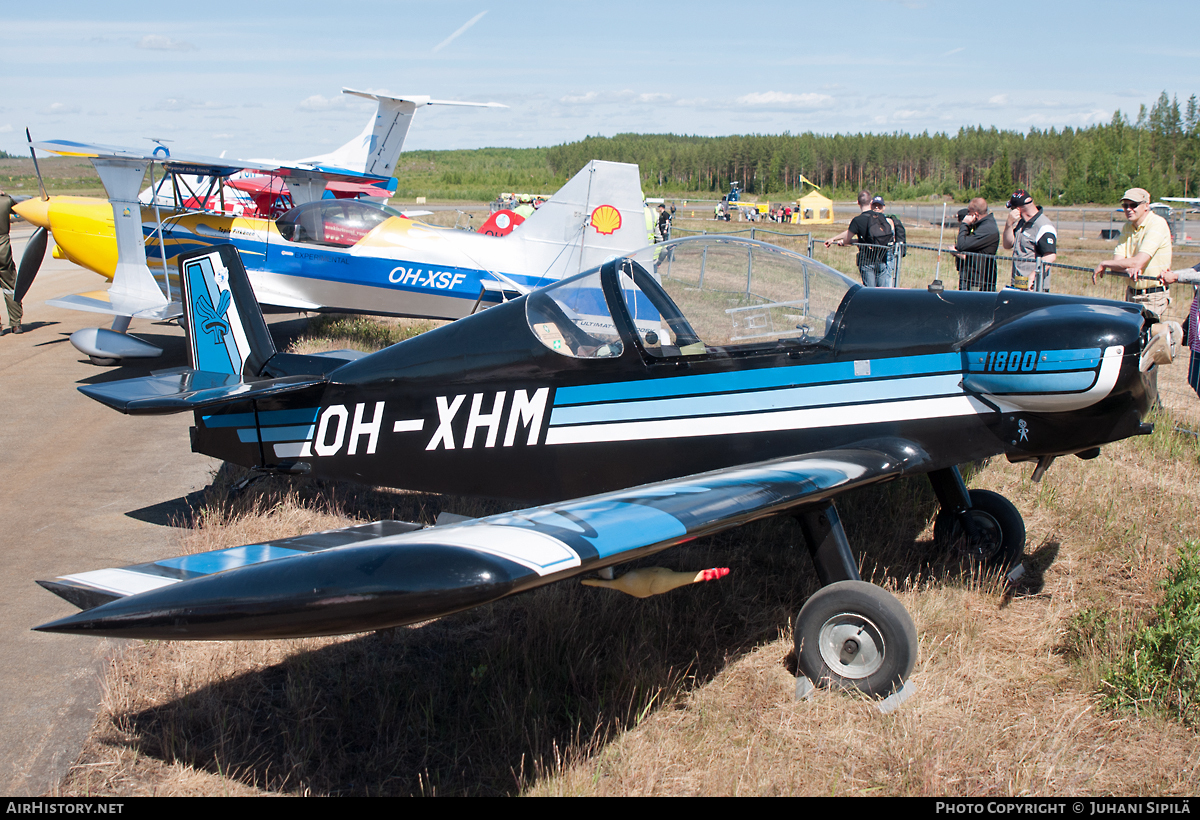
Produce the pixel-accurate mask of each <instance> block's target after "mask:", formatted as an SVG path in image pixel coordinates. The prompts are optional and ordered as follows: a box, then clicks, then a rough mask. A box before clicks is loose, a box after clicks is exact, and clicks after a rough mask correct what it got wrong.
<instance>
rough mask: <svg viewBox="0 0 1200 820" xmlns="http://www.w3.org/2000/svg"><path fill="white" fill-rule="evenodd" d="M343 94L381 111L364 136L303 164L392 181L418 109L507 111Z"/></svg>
mask: <svg viewBox="0 0 1200 820" xmlns="http://www.w3.org/2000/svg"><path fill="white" fill-rule="evenodd" d="M342 93H343V94H350V95H352V96H355V97H362V98H364V99H368V100H375V102H376V104H377V107H376V109H375V116H374V117H372V118H371V119H370V120H369V121H368V122H367V127H366V128H364V129H363V131H362V133H361V134H359V135H358V136H357V137H355V138H354V139H352V140H350V141H349V142H348V143H346V144H345V145H343V146H342V147H341V148H338V149H337V150H336V151H331V152H330V153H328V154H322V155H321V156H318V157H309V158H308V159H304V160H300V161H301V162H302V163H306V164H312V165H325V166H328V165H332V166H336V167H338V168H345V169H346V170H348V171H359V172H362V173H364V174H374V175H376V176H381V177H390V176H392V175H393V174H394V173H395V171H396V159H397V158H398V157H399V156H400V151H401V149H402V148H404V138H405V137H406V136H408V129H409V126H411V125H412V118H413V115H414V114H415V113H416V112H417V109H418V108H420V107H422V106H425V105H467V106H473V107H477V108H507V107H508V106H506V105H501V104H500V103H494V102H488V103H476V102H458V101H455V100H431V99H429V97H427V96H421V95H418V96H410V97H389V96H387V95H385V94H372V93H371V92H369V91H355V90H353V89H350V88H343V89H342Z"/></svg>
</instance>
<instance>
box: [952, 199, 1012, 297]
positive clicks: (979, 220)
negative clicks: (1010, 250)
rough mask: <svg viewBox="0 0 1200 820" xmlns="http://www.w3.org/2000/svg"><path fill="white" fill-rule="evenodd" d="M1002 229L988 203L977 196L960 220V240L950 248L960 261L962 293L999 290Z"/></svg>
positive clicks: (958, 263) (958, 261)
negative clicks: (999, 256)
mask: <svg viewBox="0 0 1200 820" xmlns="http://www.w3.org/2000/svg"><path fill="white" fill-rule="evenodd" d="M999 246H1000V229H999V228H998V227H996V217H994V216H992V215H991V214H990V213H988V204H987V200H986V199H984V198H983V197H981V196H977V197H975V198H974V199H972V200H971V201H970V203H968V205H967V208H966V213H965V214H963V215H962V216H960V217H959V227H958V240H957V241H956V242H955V243H954V246H953V247H951V248H950V252H951V253H953V254H954V255H955V257H957V259H956V267H957V268H958V289H959V290H995V289H996V248H998V247H999Z"/></svg>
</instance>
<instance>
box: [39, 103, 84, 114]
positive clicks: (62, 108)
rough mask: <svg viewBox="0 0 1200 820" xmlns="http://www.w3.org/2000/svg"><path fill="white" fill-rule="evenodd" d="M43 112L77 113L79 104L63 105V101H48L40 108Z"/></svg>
mask: <svg viewBox="0 0 1200 820" xmlns="http://www.w3.org/2000/svg"><path fill="white" fill-rule="evenodd" d="M42 113H43V114H78V113H79V106H77V105H65V104H63V103H57V102H56V103H50V105H48V106H46V107H45V108H43V109H42Z"/></svg>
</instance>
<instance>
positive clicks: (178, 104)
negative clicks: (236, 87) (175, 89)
mask: <svg viewBox="0 0 1200 820" xmlns="http://www.w3.org/2000/svg"><path fill="white" fill-rule="evenodd" d="M226 107H227V106H224V105H220V104H218V103H215V102H212V101H211V100H208V101H201V100H193V99H191V98H188V97H167V98H166V99H161V100H158V101H157V102H155V103H154V104H153V105H146V106H143V107H142V110H143V111H216V110H219V109H222V108H226Z"/></svg>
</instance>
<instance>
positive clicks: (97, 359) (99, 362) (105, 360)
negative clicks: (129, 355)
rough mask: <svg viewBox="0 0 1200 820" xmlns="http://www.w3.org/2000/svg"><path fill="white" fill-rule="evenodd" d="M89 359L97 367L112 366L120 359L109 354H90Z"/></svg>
mask: <svg viewBox="0 0 1200 820" xmlns="http://www.w3.org/2000/svg"><path fill="white" fill-rule="evenodd" d="M88 360H89V361H91V363H92V364H94V365H96V366H97V367H112V366H113V365H115V364H116V363H117V362H119V361H120V359H112V358H109V357H108V356H88Z"/></svg>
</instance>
